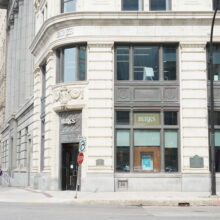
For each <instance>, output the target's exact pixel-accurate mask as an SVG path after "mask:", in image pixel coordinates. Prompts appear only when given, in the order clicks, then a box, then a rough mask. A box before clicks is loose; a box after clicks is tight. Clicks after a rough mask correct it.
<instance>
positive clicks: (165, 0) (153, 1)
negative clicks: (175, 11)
mask: <svg viewBox="0 0 220 220" xmlns="http://www.w3.org/2000/svg"><path fill="white" fill-rule="evenodd" d="M169 9H170V0H150V10H151V11H165V10H169Z"/></svg>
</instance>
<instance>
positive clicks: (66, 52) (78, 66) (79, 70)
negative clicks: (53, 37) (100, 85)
mask: <svg viewBox="0 0 220 220" xmlns="http://www.w3.org/2000/svg"><path fill="white" fill-rule="evenodd" d="M57 57H58V59H59V71H60V72H59V74H58V82H72V81H78V80H85V79H86V47H85V46H74V47H68V48H61V49H59V50H58V54H57Z"/></svg>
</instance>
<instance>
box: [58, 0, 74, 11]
mask: <svg viewBox="0 0 220 220" xmlns="http://www.w3.org/2000/svg"><path fill="white" fill-rule="evenodd" d="M61 9H62V13H66V12H73V11H76V0H62V6H61Z"/></svg>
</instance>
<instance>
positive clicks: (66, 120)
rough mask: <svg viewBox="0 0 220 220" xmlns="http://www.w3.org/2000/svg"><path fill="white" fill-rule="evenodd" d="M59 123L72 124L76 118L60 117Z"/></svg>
mask: <svg viewBox="0 0 220 220" xmlns="http://www.w3.org/2000/svg"><path fill="white" fill-rule="evenodd" d="M61 124H62V125H74V124H76V119H75V118H62V119H61Z"/></svg>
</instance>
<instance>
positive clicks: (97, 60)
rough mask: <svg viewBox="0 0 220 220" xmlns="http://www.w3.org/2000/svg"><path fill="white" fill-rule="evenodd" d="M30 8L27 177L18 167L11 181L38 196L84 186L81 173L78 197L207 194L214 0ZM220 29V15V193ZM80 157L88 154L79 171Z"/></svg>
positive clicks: (78, 1)
mask: <svg viewBox="0 0 220 220" xmlns="http://www.w3.org/2000/svg"><path fill="white" fill-rule="evenodd" d="M3 2H4V1H3ZM16 2H18V3H19V4H21V2H23V3H24V5H25V3H26V2H25V0H23V1H16ZM33 4H34V15H35V26H33V25H32V26H31V27H32V28H33V27H34V30H35V33H34V37H33V38H30V41H28V42H30V45H29V49H30V51H31V53H32V55H33V57H34V64H33V66H31V67H32V74H33V75H32V76H33V87H30V88H31V89H32V93H31V94H33V99H31V100H33V102H32V104H33V105H32V106H33V108H32V110H33V111H32V115H31V117H30V120H31V122H32V123H31V131H32V132H31V135H29V136H28V137H29V138H28V140H29V141H27V143H29V144H30V146H31V148H30V149H31V150H29V151H28V152H29V153H28V154H27V155H29V157H28V158H29V159H28V160H27V162H28V161H29V162H28V163H27V166H28V167H29V169H27V170H26V171H25V170H23V174H21V172H20V173H19V169H20V168H18V167H14V168H13V169H11V174H12V173H13V175H14V173H16V172H15V171H16V169H17V170H18V172H17V174H16V175H17V176H16V175H14V176H13V177H12V175H11V178H12V179H13V181H14V182H13V183H14V184H16V183H17V182H16V181H17V180H19V179H22V175H27V176H28V184H30V185H31V186H33V187H35V188H40V189H50V190H69V189H75V188H76V184H77V176H78V180H79V181H78V183H79V189H80V190H81V191H93V192H94V191H123V190H125V191H154V190H155V191H184V192H187V191H194V192H195V191H205V192H208V191H210V168H209V135H208V134H209V120H208V111H209V92H208V90H209V84H210V82H209V77H208V75H207V54H208V49H207V48H208V47H207V45H208V42H209V37H210V26H211V21H212V16H213V1H212V0H206V1H204V0H181V1H179V0H132V1H131V0H111V1H110V0H90V1H88V0H87V1H86V0H69V1H64V0H35V1H34V3H33ZM9 11H10V10H9ZM18 12H20V10H18ZM15 15H16V14H15ZM18 17H19V15H18ZM9 20H10V17H9ZM24 20H26V19H24ZM219 22H220V17H219V15H217V18H216V26H215V33H214V42H215V50H214V61H213V63H214V71H215V72H214V74H215V76H214V80H215V82H214V86H215V111H216V113H215V114H216V117H215V128H216V133H215V149H216V151H215V152H216V177H217V190H218V191H219V190H220V174H219V172H220V96H219V94H220V93H219V86H220V84H219V82H220V72H219V69H220V44H218V42H220V26H219V25H220V23H219ZM18 29H19V28H18ZM28 36H29V35H28ZM31 36H32V35H31ZM29 37H30V36H29ZM13 39H14V38H13ZM9 42H10V40H9ZM13 42H16V40H15V41H13ZM9 48H10V47H9ZM11 68H12V67H11V66H10V67H8V71H10V70H11ZM18 78H19V77H18ZM25 94H26V93H25ZM6 103H7V101H6ZM6 106H7V105H6ZM25 115H26V113H24V114H23V116H24V117H25ZM15 124H16V123H15ZM16 131H17V132H18V134H19V131H18V129H17V130H16ZM14 134H15V133H14ZM28 134H29V129H28ZM18 136H19V135H18ZM4 137H5V139H7V138H6V135H5V136H4ZM8 137H9V140H10V137H11V136H10V135H9V136H8ZM13 140H14V139H13ZM17 143H18V142H17ZM25 143H26V142H25ZM82 143H84V145H85V149H82V148H83V146H81V145H82ZM18 145H19V144H18ZM9 146H10V144H9ZM9 149H11V148H10V147H9ZM28 149H29V148H28ZM79 151H83V154H84V161H83V163H82V166H80V167H79V166H78V164H77V155H78V152H79ZM15 154H18V153H17V152H13V153H12V155H15ZM9 155H11V154H9ZM9 158H10V156H9ZM77 174H78V175H77ZM20 183H21V182H20Z"/></svg>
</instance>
